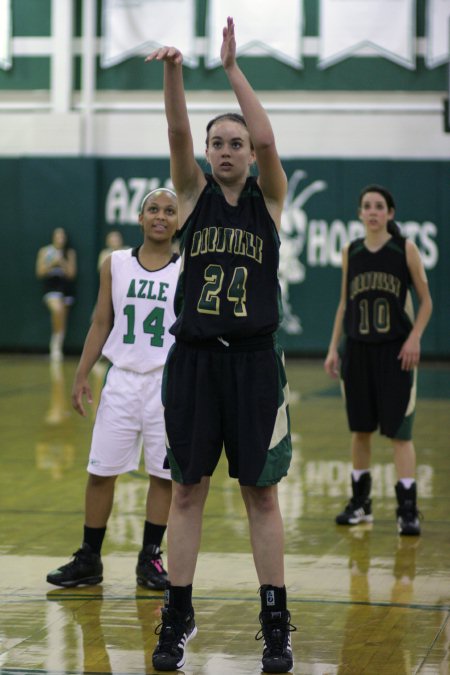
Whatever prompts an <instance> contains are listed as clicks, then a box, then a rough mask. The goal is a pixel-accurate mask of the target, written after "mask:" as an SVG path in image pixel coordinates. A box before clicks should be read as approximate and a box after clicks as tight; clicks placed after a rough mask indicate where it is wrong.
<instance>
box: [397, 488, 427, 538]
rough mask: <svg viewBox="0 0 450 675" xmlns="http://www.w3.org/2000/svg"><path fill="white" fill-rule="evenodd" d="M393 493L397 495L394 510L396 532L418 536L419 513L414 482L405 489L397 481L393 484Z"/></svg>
mask: <svg viewBox="0 0 450 675" xmlns="http://www.w3.org/2000/svg"><path fill="white" fill-rule="evenodd" d="M395 493H396V495H397V501H398V508H397V511H396V514H397V529H398V533H399V534H401V535H406V536H413V537H417V536H419V535H420V522H419V517H420V516H421V514H420V513H419V511H418V510H417V505H416V500H417V489H416V484H415V483H413V485H411V487H410V488H408V489H406V488H405V487H404V486H403V485H402V484H401V483H400V482H398V483H397V484H396V486H395Z"/></svg>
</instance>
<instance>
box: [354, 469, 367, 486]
mask: <svg viewBox="0 0 450 675" xmlns="http://www.w3.org/2000/svg"><path fill="white" fill-rule="evenodd" d="M365 473H370V470H369V469H353V471H352V476H353V479H354V481H355V483H357V482H358V481H359V479H360V478H361V476H363V475H364V474H365Z"/></svg>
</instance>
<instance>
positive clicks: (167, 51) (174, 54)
mask: <svg viewBox="0 0 450 675" xmlns="http://www.w3.org/2000/svg"><path fill="white" fill-rule="evenodd" d="M149 61H166V62H167V63H171V64H173V65H181V64H182V63H183V54H182V53H181V52H180V50H179V49H177V48H176V47H159V48H158V49H155V51H153V52H152V53H151V54H149V55H148V56H147V57H146V58H145V63H148V62H149Z"/></svg>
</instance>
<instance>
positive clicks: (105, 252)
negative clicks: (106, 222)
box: [97, 230, 129, 272]
mask: <svg viewBox="0 0 450 675" xmlns="http://www.w3.org/2000/svg"><path fill="white" fill-rule="evenodd" d="M125 248H129V247H128V246H125V245H124V243H123V237H122V233H121V232H119V231H118V230H111V232H108V234H107V235H106V237H105V248H103V249H102V250H101V251H100V253H99V255H98V262H97V269H98V271H99V272H100V268H101V266H102V264H103V261H104V260H105V258H107V257H108V256H109V255H111V253H112V252H113V251H120V250H122V249H125Z"/></svg>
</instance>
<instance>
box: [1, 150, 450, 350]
mask: <svg viewBox="0 0 450 675" xmlns="http://www.w3.org/2000/svg"><path fill="white" fill-rule="evenodd" d="M284 167H285V170H286V173H287V175H288V178H289V195H288V199H287V201H286V208H285V212H284V214H283V233H282V242H283V243H282V249H281V268H280V283H281V287H282V290H283V303H284V309H285V321H284V324H283V328H282V329H281V331H280V339H281V342H282V344H283V346H284V347H285V350H286V353H287V354H300V355H306V354H323V353H324V352H325V350H326V348H327V345H328V342H329V338H330V332H331V328H332V323H333V318H334V312H335V309H336V305H337V302H338V299H339V292H340V277H341V270H340V250H341V248H342V246H343V245H344V244H345V243H346V241H348V239H349V238H350V237H354V236H356V235H357V234H358V232H360V231H361V225H360V223H359V221H358V218H357V201H358V195H359V192H360V190H361V188H362V187H364V185H366V184H368V183H372V182H376V183H381V184H383V185H385V186H387V187H388V188H389V189H390V190H391V191H392V193H393V195H394V197H395V200H396V204H397V214H396V215H397V219H398V221H399V222H400V224H401V225H402V227H403V228H404V231H405V233H406V234H407V235H408V236H410V237H411V238H412V239H413V240H414V241H415V243H416V244H417V246H418V247H419V250H420V251H421V254H422V256H423V260H424V264H425V267H426V271H427V275H428V278H429V282H430V288H431V293H432V296H433V301H434V313H433V317H432V319H431V322H430V324H429V326H428V328H427V331H426V333H425V336H424V339H423V352H424V355H426V356H429V357H433V358H441V357H448V356H450V311H449V309H450V301H449V294H448V288H450V266H449V265H448V259H449V252H450V223H449V219H450V190H449V189H448V186H449V185H450V163H449V162H444V161H397V160H392V161H390V160H336V159H330V160H324V159H321V160H302V159H298V160H297V159H290V160H286V161H284ZM168 180H169V162H168V159H167V158H161V159H152V160H144V159H102V158H83V159H72V158H70V159H64V158H57V159H55V158H18V159H0V203H1V227H0V250H1V265H0V305H1V316H2V321H1V322H0V349H1V350H3V351H45V350H46V349H47V345H48V338H49V331H50V327H49V317H48V312H47V310H46V308H45V306H44V305H43V303H42V288H41V283H40V282H39V281H38V280H37V279H36V277H35V260H36V254H37V251H38V249H39V247H40V246H44V245H45V244H47V243H48V242H49V241H50V237H51V233H52V230H53V229H54V228H55V227H57V226H63V227H65V228H66V229H67V231H68V232H69V236H70V241H71V244H72V245H73V246H74V248H75V249H76V251H77V256H78V270H79V271H78V279H77V301H76V304H75V306H74V308H73V311H72V312H71V315H70V320H69V328H68V335H67V340H66V349H67V351H69V352H72V353H78V352H79V351H80V350H81V348H82V345H83V342H84V338H85V335H86V332H87V330H88V328H89V323H90V319H91V316H92V309H93V307H94V304H95V298H96V295H97V290H98V273H97V255H98V252H99V250H100V249H101V248H102V247H103V242H104V238H105V235H106V234H107V232H108V231H110V230H112V229H119V230H121V231H122V233H123V236H124V239H125V241H126V243H128V244H129V245H135V244H137V243H138V242H139V241H140V240H141V234H140V230H139V227H138V224H137V211H138V208H139V203H140V200H141V198H142V196H143V195H144V194H145V192H146V191H147V190H148V189H151V188H153V187H157V186H158V185H160V184H165V183H167V181H168Z"/></svg>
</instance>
